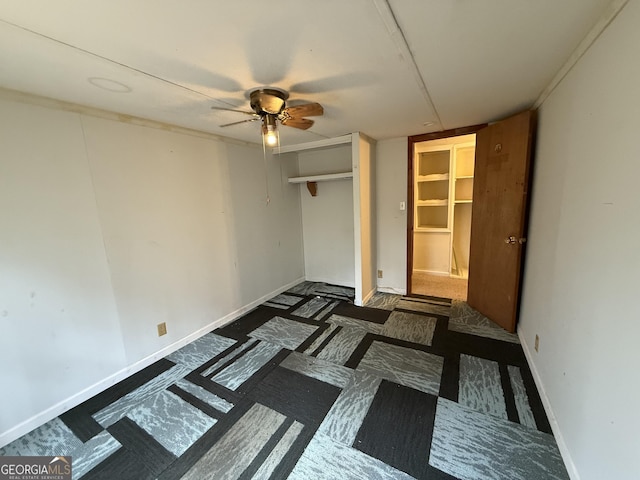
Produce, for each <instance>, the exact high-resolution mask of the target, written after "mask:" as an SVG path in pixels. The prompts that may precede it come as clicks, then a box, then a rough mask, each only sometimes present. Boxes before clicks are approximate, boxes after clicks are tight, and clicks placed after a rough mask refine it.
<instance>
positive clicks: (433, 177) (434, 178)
mask: <svg viewBox="0 0 640 480" xmlns="http://www.w3.org/2000/svg"><path fill="white" fill-rule="evenodd" d="M416 179H417V180H418V181H419V182H441V181H443V180H449V174H448V173H432V174H430V175H418V176H417V177H416Z"/></svg>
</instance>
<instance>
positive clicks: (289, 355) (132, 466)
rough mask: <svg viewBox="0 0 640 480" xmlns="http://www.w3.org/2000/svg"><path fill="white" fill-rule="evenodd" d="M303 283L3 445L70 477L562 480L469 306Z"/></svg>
mask: <svg viewBox="0 0 640 480" xmlns="http://www.w3.org/2000/svg"><path fill="white" fill-rule="evenodd" d="M352 298H353V289H349V288H344V287H336V286H331V285H326V284H318V283H310V282H304V283H302V284H300V285H298V286H296V287H294V288H292V289H291V290H289V291H288V292H286V293H283V294H280V295H278V296H276V297H274V298H272V299H271V300H269V301H268V302H266V303H265V304H263V305H261V306H260V307H258V308H256V309H254V310H253V311H251V312H249V313H248V314H246V315H245V316H244V317H242V318H240V319H238V320H236V321H235V322H233V323H231V324H229V325H226V326H225V327H223V328H220V329H217V330H215V331H213V332H211V333H208V334H206V335H204V336H203V337H201V338H199V339H198V340H196V341H194V342H192V343H190V344H188V345H186V346H185V347H183V348H182V349H180V350H178V351H176V352H174V353H172V354H171V355H169V356H167V357H166V358H164V359H162V360H160V361H158V362H156V363H155V364H153V365H151V366H149V367H147V368H146V369H144V370H142V371H140V372H138V373H136V374H135V375H133V376H131V377H129V378H127V379H126V380H124V381H122V382H120V383H119V384H117V385H114V386H113V387H111V388H109V389H108V390H106V391H104V392H102V393H100V394H99V395H97V396H95V397H93V398H91V399H90V400H88V401H86V402H84V403H83V404H81V405H79V406H77V407H75V408H73V409H72V410H70V411H68V412H66V413H65V414H63V415H61V416H60V417H58V418H56V419H54V420H52V421H51V422H48V423H47V424H45V425H43V426H41V427H39V428H37V429H35V430H33V431H32V432H30V433H28V434H27V435H25V436H24V437H22V438H20V439H18V440H16V441H14V442H13V443H11V444H9V445H7V446H6V447H4V448H2V449H0V454H1V455H71V456H72V457H73V472H74V478H82V479H86V480H89V479H110V480H114V479H117V480H126V479H135V480H145V479H154V478H157V479H162V480H164V479H179V478H183V479H193V480H203V479H222V478H225V479H236V478H237V479H253V478H255V479H269V478H271V479H285V478H291V479H358V480H360V479H370V478H376V479H411V478H416V479H508V480H517V479H566V478H568V475H567V472H566V470H565V467H564V465H563V463H562V459H561V457H560V453H559V451H558V448H557V445H556V442H555V439H554V437H553V435H552V434H551V429H550V426H549V422H548V420H547V418H546V415H545V412H544V410H543V407H542V403H541V401H540V397H539V395H538V392H537V390H536V387H535V384H534V381H533V378H532V376H531V372H530V370H529V368H528V366H527V363H526V360H525V357H524V353H523V351H522V347H521V346H520V344H519V341H518V338H517V336H515V335H512V334H509V333H507V332H505V331H504V330H502V329H501V328H500V327H498V326H496V325H495V324H493V323H492V322H491V321H489V320H488V319H486V318H484V317H482V316H481V315H480V314H478V313H477V312H475V311H473V310H472V309H471V308H470V307H468V306H467V305H466V304H465V303H464V302H459V301H453V302H452V301H451V300H447V299H442V298H435V297H420V298H413V297H411V298H410V297H401V296H398V295H390V294H376V295H375V296H374V298H373V299H372V300H371V301H370V302H369V304H368V305H367V307H356V306H354V305H353V303H352Z"/></svg>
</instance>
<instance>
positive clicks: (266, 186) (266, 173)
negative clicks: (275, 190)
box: [262, 142, 271, 206]
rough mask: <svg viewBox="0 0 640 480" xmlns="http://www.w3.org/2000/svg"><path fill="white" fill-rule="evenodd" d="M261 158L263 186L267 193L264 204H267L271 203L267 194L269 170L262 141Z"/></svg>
mask: <svg viewBox="0 0 640 480" xmlns="http://www.w3.org/2000/svg"><path fill="white" fill-rule="evenodd" d="M262 159H263V162H264V188H265V191H266V193H267V196H266V199H265V200H266V203H265V205H267V206H269V203H271V197H270V196H269V170H268V167H267V147H266V146H265V144H264V142H262Z"/></svg>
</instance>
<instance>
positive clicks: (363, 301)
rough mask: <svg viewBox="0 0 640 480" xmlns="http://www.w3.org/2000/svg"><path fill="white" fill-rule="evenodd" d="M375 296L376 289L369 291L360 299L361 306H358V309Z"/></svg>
mask: <svg viewBox="0 0 640 480" xmlns="http://www.w3.org/2000/svg"><path fill="white" fill-rule="evenodd" d="M375 294H376V288H374V289H373V290H371V291H370V292H369V293H367V294H366V295H365V296H364V298H363V299H362V305H359V306H360V307H361V306H363V305H366V304H367V302H368V301H369V300H371V297H373V296H374V295H375Z"/></svg>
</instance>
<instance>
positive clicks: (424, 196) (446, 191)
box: [414, 136, 475, 277]
mask: <svg viewBox="0 0 640 480" xmlns="http://www.w3.org/2000/svg"><path fill="white" fill-rule="evenodd" d="M450 140H451V141H450V142H446V141H437V142H425V143H424V144H417V145H416V150H415V157H414V270H421V271H425V272H429V273H435V274H441V275H454V276H460V277H466V276H467V275H468V265H469V243H470V232H471V208H472V203H473V174H474V164H475V141H474V137H473V136H465V137H464V138H463V137H458V138H452V139H450Z"/></svg>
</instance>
